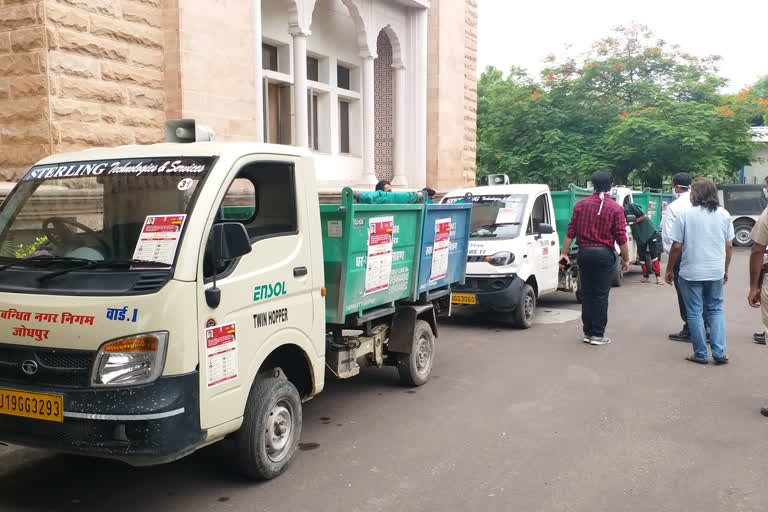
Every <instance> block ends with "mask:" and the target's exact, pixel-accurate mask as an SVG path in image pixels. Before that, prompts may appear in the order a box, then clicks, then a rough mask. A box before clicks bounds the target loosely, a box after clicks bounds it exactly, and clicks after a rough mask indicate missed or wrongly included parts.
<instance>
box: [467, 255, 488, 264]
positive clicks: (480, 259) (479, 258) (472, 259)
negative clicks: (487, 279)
mask: <svg viewBox="0 0 768 512" xmlns="http://www.w3.org/2000/svg"><path fill="white" fill-rule="evenodd" d="M467 261H468V262H470V263H477V262H484V261H485V256H469V257H468V258H467Z"/></svg>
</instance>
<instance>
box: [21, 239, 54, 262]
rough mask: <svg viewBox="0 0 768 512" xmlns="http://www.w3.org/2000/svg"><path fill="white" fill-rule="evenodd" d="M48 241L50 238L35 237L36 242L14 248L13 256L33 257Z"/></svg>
mask: <svg viewBox="0 0 768 512" xmlns="http://www.w3.org/2000/svg"><path fill="white" fill-rule="evenodd" d="M47 241H48V237H45V236H38V237H35V241H34V242H32V243H30V244H19V245H16V246H14V248H13V254H14V256H15V257H16V258H25V257H27V256H31V255H32V254H33V253H34V252H35V251H36V250H37V248H38V247H39V246H41V245H42V244H44V243H45V242H47Z"/></svg>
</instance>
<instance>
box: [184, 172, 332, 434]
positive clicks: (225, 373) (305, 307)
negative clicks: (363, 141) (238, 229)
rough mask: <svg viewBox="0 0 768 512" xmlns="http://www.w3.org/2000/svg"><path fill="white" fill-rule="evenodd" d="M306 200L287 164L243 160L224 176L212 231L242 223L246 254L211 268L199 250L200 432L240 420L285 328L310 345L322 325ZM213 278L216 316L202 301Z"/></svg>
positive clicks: (207, 256) (210, 256)
mask: <svg viewBox="0 0 768 512" xmlns="http://www.w3.org/2000/svg"><path fill="white" fill-rule="evenodd" d="M304 197H305V191H304V183H303V181H302V180H297V179H296V169H295V167H294V163H293V162H292V161H268V162H265V161H247V160H245V161H241V163H240V164H239V165H237V166H236V167H235V169H234V170H233V172H232V174H231V175H230V178H229V187H228V189H227V192H226V194H225V195H224V197H223V199H222V200H221V202H220V203H219V205H218V208H217V210H216V211H215V218H214V220H213V223H214V224H216V223H219V222H238V223H241V224H242V225H243V226H244V227H245V229H246V231H247V232H248V236H249V237H250V240H251V247H252V250H251V252H250V253H249V254H246V255H245V256H242V257H241V258H239V259H238V260H235V261H233V262H228V263H223V264H218V265H216V264H215V263H214V256H213V254H212V248H213V244H210V243H208V244H206V246H205V255H204V257H203V262H202V268H201V269H200V272H199V275H200V278H199V281H198V282H199V286H198V293H199V298H198V325H199V330H200V339H201V343H200V362H201V363H200V403H201V408H200V411H201V412H200V422H201V427H202V428H210V427H213V426H216V425H220V424H222V423H225V422H227V421H230V420H234V419H236V418H237V417H238V416H239V414H242V406H243V404H244V402H245V398H247V396H248V392H249V390H250V386H251V377H252V375H249V372H255V371H256V369H255V368H252V367H251V366H252V362H254V361H256V360H257V357H256V356H257V353H258V352H259V350H260V348H261V347H262V346H263V345H264V343H266V342H268V340H269V339H270V337H271V336H272V337H274V336H275V335H279V336H285V335H286V329H285V328H286V327H287V326H288V325H290V328H291V333H292V335H293V336H294V339H295V338H296V337H303V338H304V339H307V340H308V339H312V338H313V337H314V335H313V334H312V332H313V329H315V328H316V327H317V324H318V322H322V321H324V319H323V318H316V315H315V314H314V313H315V310H314V308H313V298H312V292H313V289H312V288H313V286H312V278H311V276H310V272H312V266H311V264H310V263H311V254H310V243H309V239H308V237H307V229H308V219H307V211H306V207H305V203H306V201H301V200H299V198H304ZM214 274H215V275H216V286H217V287H218V288H219V289H220V290H221V302H220V304H219V306H218V307H216V308H212V307H210V306H209V305H208V304H207V301H206V297H205V288H208V287H210V286H212V280H213V276H214ZM288 322H290V324H288ZM232 324H234V326H233V325H232ZM211 326H220V328H218V330H216V331H215V332H212V330H210V329H207V328H208V327H211ZM229 331H235V332H233V333H231V334H234V335H235V340H236V341H235V342H234V343H232V342H231V341H229V339H228V338H227V337H226V336H228V335H229V334H230V333H229ZM222 336H225V338H224V339H223V342H222ZM320 337H321V338H322V336H320ZM211 345H213V346H211ZM219 347H223V350H222V349H220V348H219ZM233 349H234V350H233ZM313 357H314V354H313Z"/></svg>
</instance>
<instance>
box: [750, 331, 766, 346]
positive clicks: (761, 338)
mask: <svg viewBox="0 0 768 512" xmlns="http://www.w3.org/2000/svg"><path fill="white" fill-rule="evenodd" d="M752 339H753V340H755V343H757V344H758V345H765V333H764V332H756V333H755V334H753V335H752Z"/></svg>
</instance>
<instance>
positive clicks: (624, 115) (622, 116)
mask: <svg viewBox="0 0 768 512" xmlns="http://www.w3.org/2000/svg"><path fill="white" fill-rule="evenodd" d="M628 115H629V112H627V111H626V110H625V111H624V112H623V113H621V114H619V119H624V118H625V117H627V116H628Z"/></svg>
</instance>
